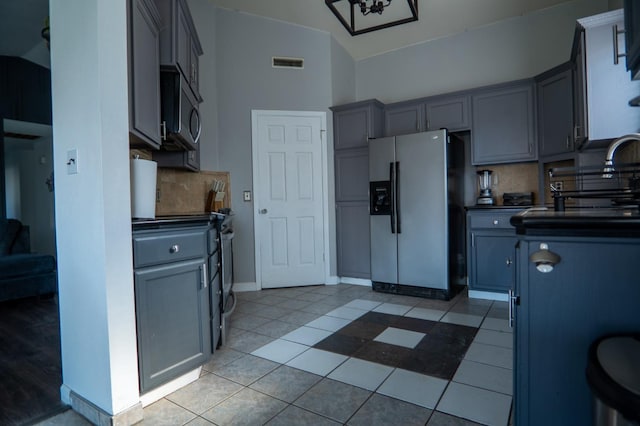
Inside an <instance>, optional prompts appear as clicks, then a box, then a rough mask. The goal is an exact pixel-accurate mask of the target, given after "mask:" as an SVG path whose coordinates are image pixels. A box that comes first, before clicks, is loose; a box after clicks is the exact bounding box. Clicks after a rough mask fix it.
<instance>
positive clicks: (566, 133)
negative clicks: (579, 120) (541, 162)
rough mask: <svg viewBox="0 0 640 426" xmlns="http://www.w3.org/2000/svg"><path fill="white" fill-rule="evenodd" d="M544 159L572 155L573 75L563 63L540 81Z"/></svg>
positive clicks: (542, 155) (539, 103) (541, 140)
mask: <svg viewBox="0 0 640 426" xmlns="http://www.w3.org/2000/svg"><path fill="white" fill-rule="evenodd" d="M536 88H537V97H538V102H537V106H538V149H539V153H540V157H543V158H544V157H549V156H553V155H560V154H566V153H572V152H573V151H574V144H573V135H572V130H573V74H572V68H571V64H570V63H567V64H563V65H560V66H558V67H556V68H553V69H551V70H549V71H548V72H545V73H544V74H541V75H540V76H538V77H537V78H536Z"/></svg>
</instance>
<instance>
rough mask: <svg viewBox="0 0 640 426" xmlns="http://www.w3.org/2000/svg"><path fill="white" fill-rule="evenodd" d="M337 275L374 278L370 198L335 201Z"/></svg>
mask: <svg viewBox="0 0 640 426" xmlns="http://www.w3.org/2000/svg"><path fill="white" fill-rule="evenodd" d="M336 222H337V226H336V227H337V238H336V240H337V247H338V275H339V276H341V277H352V278H363V279H370V278H371V259H370V256H371V254H370V251H371V249H370V247H371V237H370V235H369V201H351V202H339V203H337V204H336Z"/></svg>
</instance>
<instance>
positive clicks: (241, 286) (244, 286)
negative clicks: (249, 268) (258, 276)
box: [233, 282, 260, 293]
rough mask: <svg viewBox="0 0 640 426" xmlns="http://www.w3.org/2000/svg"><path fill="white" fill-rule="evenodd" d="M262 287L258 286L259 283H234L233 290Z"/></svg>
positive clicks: (239, 290) (251, 289) (250, 289)
mask: <svg viewBox="0 0 640 426" xmlns="http://www.w3.org/2000/svg"><path fill="white" fill-rule="evenodd" d="M258 290H260V287H258V283H254V282H248V283H233V291H235V292H238V293H241V292H243V291H258Z"/></svg>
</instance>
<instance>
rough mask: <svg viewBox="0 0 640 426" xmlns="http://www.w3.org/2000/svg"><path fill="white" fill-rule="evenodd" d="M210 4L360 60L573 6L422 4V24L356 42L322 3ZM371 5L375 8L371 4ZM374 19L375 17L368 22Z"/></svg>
mask: <svg viewBox="0 0 640 426" xmlns="http://www.w3.org/2000/svg"><path fill="white" fill-rule="evenodd" d="M209 1H211V2H212V3H214V4H215V5H217V6H220V7H223V8H226V9H231V10H238V11H243V12H247V13H251V14H255V15H260V16H265V17H269V18H273V19H277V20H281V21H286V22H291V23H294V24H298V25H303V26H306V27H311V28H316V29H318V30H322V31H327V32H330V33H331V34H332V35H333V36H334V37H335V39H336V40H337V41H338V43H340V44H341V45H342V46H343V47H344V48H345V49H346V50H347V51H348V52H349V54H350V55H351V56H352V57H353V58H354V59H356V60H357V59H363V58H366V57H369V56H374V55H377V54H380V53H383V52H387V51H390V50H394V49H398V48H401V47H404V46H408V45H411V44H415V43H420V42H423V41H426V40H433V39H436V38H440V37H446V36H449V35H453V34H457V33H460V32H464V31H466V30H468V29H471V28H476V27H480V26H483V25H488V24H491V23H494V22H498V21H501V20H504V19H509V18H512V17H516V16H521V15H525V14H528V13H532V12H535V11H537V10H541V9H544V8H548V7H553V6H555V5H557V4H560V3H565V2H567V1H569V0H418V11H419V19H418V21H416V22H411V23H408V24H403V25H400V26H396V27H392V28H387V29H384V30H379V31H375V32H372V33H367V34H361V35H357V36H353V37H352V36H351V35H349V33H348V32H347V30H346V29H345V28H344V27H343V26H342V25H341V24H340V22H339V21H338V20H337V19H336V17H335V16H334V15H333V14H332V12H331V10H330V9H329V8H328V7H327V6H326V5H325V2H324V1H323V0H209ZM340 1H341V2H345V3H346V2H348V0H340ZM368 3H369V4H371V2H370V1H369V2H368ZM385 3H386V0H385ZM397 3H404V6H405V7H406V0H393V1H392V4H391V5H390V6H389V8H392V7H394V6H395V4H397ZM400 6H401V5H400ZM384 13H387V12H386V11H385V12H384ZM369 17H371V15H369V16H367V17H366V18H369Z"/></svg>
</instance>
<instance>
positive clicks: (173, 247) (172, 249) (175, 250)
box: [169, 244, 180, 254]
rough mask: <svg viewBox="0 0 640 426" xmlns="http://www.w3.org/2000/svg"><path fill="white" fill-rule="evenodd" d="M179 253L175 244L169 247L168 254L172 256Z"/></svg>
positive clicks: (178, 247)
mask: <svg viewBox="0 0 640 426" xmlns="http://www.w3.org/2000/svg"><path fill="white" fill-rule="evenodd" d="M179 251H180V246H179V245H177V244H174V245H172V246H171V247H169V253H171V254H173V253H177V252H179Z"/></svg>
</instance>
